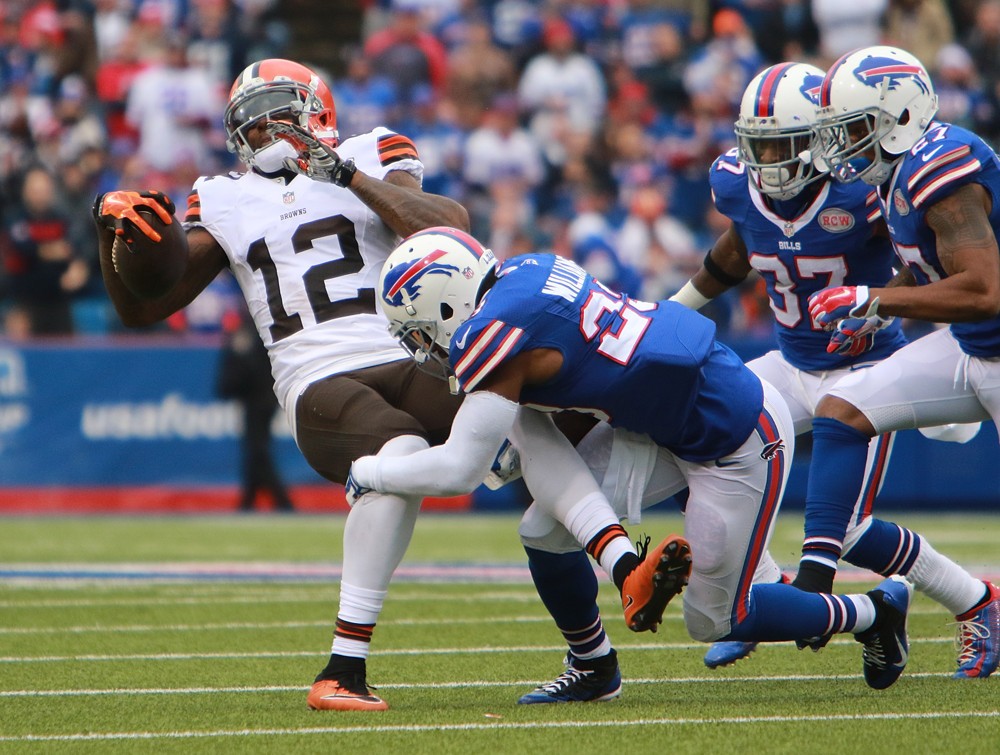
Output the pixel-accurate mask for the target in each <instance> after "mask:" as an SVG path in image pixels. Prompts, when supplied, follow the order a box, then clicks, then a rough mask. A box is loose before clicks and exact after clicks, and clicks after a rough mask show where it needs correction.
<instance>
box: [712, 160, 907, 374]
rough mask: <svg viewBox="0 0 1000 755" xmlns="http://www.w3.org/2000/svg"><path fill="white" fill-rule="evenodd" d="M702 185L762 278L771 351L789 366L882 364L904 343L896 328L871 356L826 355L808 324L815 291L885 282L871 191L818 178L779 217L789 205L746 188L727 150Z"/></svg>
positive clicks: (888, 257)
mask: <svg viewBox="0 0 1000 755" xmlns="http://www.w3.org/2000/svg"><path fill="white" fill-rule="evenodd" d="M710 180H711V184H712V198H713V201H714V202H715V206H716V208H718V210H719V212H721V213H722V214H723V215H725V216H726V217H728V218H729V219H730V220H731V221H733V225H734V226H735V228H736V231H737V233H739V235H740V238H742V239H743V241H744V243H745V244H746V246H747V254H748V255H749V259H750V264H751V265H752V266H753V268H754V270H756V271H757V272H758V273H760V275H761V276H762V277H763V278H764V282H765V283H766V285H767V295H768V297H769V299H770V303H771V311H772V312H773V313H774V319H775V321H776V323H777V337H778V348H779V349H780V351H781V355H782V356H783V357H784V358H785V360H786V361H787V362H788V363H789V364H791V365H792V366H794V367H797V368H798V369H800V370H817V371H818V370H832V369H837V368H840V367H847V366H850V365H851V364H854V363H857V362H870V361H872V360H873V359H882V358H884V357H887V356H888V355H889V354H891V353H893V352H894V351H896V349H898V348H899V347H901V346H903V345H904V344H905V343H906V338H905V337H904V336H903V332H902V326H901V324H900V323H899V321H896V322H893V323H892V324H891V325H889V326H888V327H887V328H885V329H884V330H882V331H880V332H879V333H878V334H877V335H876V336H875V346H874V347H873V348H872V349H871V351H867V352H865V353H864V354H860V355H858V356H853V357H851V356H846V355H842V354H828V353H827V352H826V346H827V344H828V343H829V342H830V333H829V332H828V331H825V330H823V329H822V328H821V327H820V326H819V325H817V324H816V323H815V322H813V321H812V318H811V317H809V304H808V302H809V297H810V296H811V295H812V294H814V293H816V292H817V291H820V290H821V289H824V288H828V287H830V286H841V285H846V286H881V285H883V284H885V283H886V281H888V280H889V279H890V278H892V275H893V273H892V264H893V262H894V260H895V255H894V254H893V252H892V244H891V243H890V242H889V239H887V238H884V237H883V236H875V235H874V233H873V230H874V224H875V222H876V221H877V220H878V219H879V218H880V217H881V211H880V208H879V202H878V196H877V194H876V192H875V189H874V188H872V187H871V186H868V185H866V184H860V183H856V184H847V185H845V184H838V183H836V182H835V181H833V180H828V179H823V180H821V182H820V183H819V184H818V191H816V192H815V194H814V195H813V194H810V196H811V199H808V200H807V201H806V202H805V204H804V205H802V206H796V211H794V212H787V211H784V210H785V208H786V207H789V206H790V203H787V202H786V203H781V204H780V205H775V204H773V203H769V202H768V201H767V200H765V198H764V197H763V196H762V195H761V194H760V192H758V191H756V190H755V189H753V188H752V187H751V186H750V183H749V182H748V181H747V175H746V170H745V166H744V165H743V163H741V162H740V161H739V159H738V157H737V151H736V150H735V149H733V150H730V151H729V152H727V153H726V154H724V155H722V156H720V157H719V158H718V159H717V160H716V161H715V164H714V165H712V170H711V177H710ZM807 191H808V190H807ZM798 204H801V203H798Z"/></svg>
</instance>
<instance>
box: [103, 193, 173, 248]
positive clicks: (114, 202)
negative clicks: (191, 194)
mask: <svg viewBox="0 0 1000 755" xmlns="http://www.w3.org/2000/svg"><path fill="white" fill-rule="evenodd" d="M136 207H148V208H150V209H151V210H153V212H155V213H156V214H157V215H158V216H159V217H160V220H162V221H163V222H164V223H166V224H168V225H169V224H170V223H172V222H173V215H174V212H176V207H175V206H174V203H173V202H172V201H171V200H170V197H168V196H167V195H166V194H164V193H163V192H160V191H156V190H154V189H150V190H149V191H143V192H138V191H125V190H121V191H109V192H108V193H107V194H98V195H97V198H96V199H95V200H94V210H93V212H94V221H95V222H96V223H97V224H98V225H99V226H101V227H103V228H108V229H110V230H113V231H114V232H115V235H116V236H121V237H122V238H124V239H125V243H126V244H131V243H132V237H131V234H132V230H131V229H132V228H133V227H134V228H138V229H139V231H141V232H142V233H143V234H144V235H146V236H148V237H149V238H150V239H152V240H153V241H157V242H158V241H160V239H161V237H160V234H158V233H157V232H156V231H154V230H153V229H152V228H151V227H150V226H149V223H147V222H146V221H145V220H143V219H142V216H141V215H140V214H139V213H138V212H136V209H135V208H136ZM126 220H128V221H129V225H126V224H125V222H124V221H126Z"/></svg>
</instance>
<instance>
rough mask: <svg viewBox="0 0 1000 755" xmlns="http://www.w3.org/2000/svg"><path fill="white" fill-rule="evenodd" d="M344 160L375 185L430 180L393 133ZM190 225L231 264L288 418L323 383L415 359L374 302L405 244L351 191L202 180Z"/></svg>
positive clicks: (238, 177)
mask: <svg viewBox="0 0 1000 755" xmlns="http://www.w3.org/2000/svg"><path fill="white" fill-rule="evenodd" d="M337 153H338V154H339V155H340V156H341V157H342V158H343V159H345V160H346V159H348V158H351V157H353V158H354V160H355V162H356V164H357V166H358V169H359V170H362V171H364V172H365V173H366V174H367V175H369V176H372V177H374V178H383V177H385V175H386V174H387V173H389V172H390V171H392V170H406V171H407V172H408V173H410V174H412V175H413V176H415V177H416V178H417V180H422V178H423V165H422V164H421V162H420V160H419V158H418V157H417V153H416V149H415V148H414V146H413V143H412V142H411V141H410V140H409V139H407V138H406V137H404V136H400V135H399V134H396V133H394V132H392V131H389V130H388V129H385V128H377V129H375V130H374V131H371V132H369V133H367V134H361V135H360V136H355V137H352V138H350V139H348V140H346V141H344V142H343V143H342V144H341V145H340V146H338V148H337ZM184 225H185V227H188V228H190V227H201V228H204V229H205V230H206V231H208V232H209V233H211V234H212V236H213V237H214V238H215V240H216V241H218V242H219V244H220V245H221V246H222V248H223V249H224V250H225V252H226V255H227V256H228V257H229V265H230V267H231V268H232V271H233V273H234V275H235V276H236V279H237V281H239V284H240V287H241V288H242V289H243V295H244V296H245V297H246V300H247V304H248V306H249V309H250V314H251V315H252V316H253V320H254V323H255V324H256V326H257V331H258V332H259V333H260V337H261V339H262V340H263V341H264V344H265V345H266V346H267V350H268V353H269V354H270V357H271V373H272V375H273V377H274V383H275V385H274V392H275V394H276V395H277V397H278V400H279V401H280V402H281V405H282V406H283V407H284V408H285V410H286V413H287V414H289V415H291V414H293V410H294V404H295V399H296V398H297V397H298V395H299V394H300V393H301V392H302V391H303V390H304V389H305V387H306V386H308V385H309V384H310V383H313V382H315V381H316V380H318V379H320V378H324V377H328V376H329V375H333V374H336V373H340V372H346V371H350V370H356V369H360V368H363V367H371V366H373V365H378V364H384V363H386V362H391V361H395V360H398V359H405V358H408V355H407V353H406V352H405V351H404V350H403V349H402V347H401V346H400V345H399V344H398V343H397V342H396V340H395V339H393V338H392V337H390V336H389V333H388V331H387V325H388V323H387V321H386V319H385V317H384V315H383V314H382V312H381V309H379V308H377V304H376V302H377V299H378V297H376V295H375V288H376V286H377V284H378V277H379V273H380V271H381V269H382V263H383V262H384V261H385V259H386V257H387V256H388V255H389V252H391V251H392V250H393V248H395V246H396V244H398V243H399V241H400V237H399V236H397V235H396V234H395V233H394V232H393V231H392V230H391V229H390V228H389V227H388V226H386V225H385V223H383V222H382V221H381V219H380V218H379V217H378V216H377V215H376V214H375V213H374V212H373V211H372V210H370V209H369V208H368V207H367V206H365V205H364V203H362V202H361V200H359V199H358V198H357V197H355V196H354V194H352V193H351V192H350V191H349V190H348V189H344V188H341V187H339V186H334V185H332V184H326V183H322V182H319V181H314V180H312V179H310V178H306V177H304V176H296V177H295V178H293V179H292V180H291V181H289V182H288V183H286V182H285V180H284V179H280V178H279V179H269V178H265V177H264V176H261V175H259V174H257V173H254V172H252V171H249V172H246V173H231V174H229V175H224V176H209V177H204V176H203V177H201V178H199V179H198V180H197V181H196V182H195V184H194V189H193V190H192V192H191V195H190V196H189V197H188V210H187V214H186V216H185V222H184Z"/></svg>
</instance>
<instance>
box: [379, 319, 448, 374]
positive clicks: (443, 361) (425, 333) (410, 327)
mask: <svg viewBox="0 0 1000 755" xmlns="http://www.w3.org/2000/svg"><path fill="white" fill-rule="evenodd" d="M389 333H390V334H391V335H392V337H393V338H395V339H396V340H398V341H399V343H400V345H401V346H402V347H403V348H404V349H406V351H407V353H409V355H410V356H411V357H413V360H414V361H415V362H416V363H417V366H418V367H419V368H420V369H421V370H422V371H424V372H426V373H427V374H428V375H432V376H434V377H436V378H440V379H441V380H448V379H449V378H451V377H452V374H453V373H452V371H451V362H450V361H449V358H448V353H447V352H446V351H445V350H444V349H443V348H441V346H440V345H439V344H438V343H437V323H435V322H432V321H430V320H409V321H407V322H405V323H403V324H402V325H398V326H395V327H391V328H390V329H389Z"/></svg>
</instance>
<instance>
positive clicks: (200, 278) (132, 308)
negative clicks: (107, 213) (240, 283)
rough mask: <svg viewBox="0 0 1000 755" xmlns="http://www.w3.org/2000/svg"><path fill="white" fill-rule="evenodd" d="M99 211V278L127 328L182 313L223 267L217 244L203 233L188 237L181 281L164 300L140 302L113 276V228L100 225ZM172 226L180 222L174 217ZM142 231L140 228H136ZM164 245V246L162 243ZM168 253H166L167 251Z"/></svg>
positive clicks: (222, 254) (224, 263) (97, 216)
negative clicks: (185, 264)
mask: <svg viewBox="0 0 1000 755" xmlns="http://www.w3.org/2000/svg"><path fill="white" fill-rule="evenodd" d="M100 218H101V215H100V213H99V210H95V219H96V224H97V242H98V247H99V251H100V260H101V276H102V278H103V279H104V287H105V288H106V289H107V292H108V296H109V298H110V299H111V303H112V304H113V305H114V307H115V311H116V312H117V313H118V317H119V319H121V321H122V324H123V325H125V326H126V327H130V328H138V327H145V326H148V325H152V324H154V323H157V322H160V321H161V320H164V319H166V318H167V317H169V316H170V315H172V314H173V313H174V312H177V311H178V310H180V309H183V308H184V307H186V306H187V305H188V304H190V303H191V302H192V301H194V299H195V297H196V296H197V295H198V294H199V293H201V292H202V290H204V288H205V287H206V286H207V285H208V284H209V283H211V281H212V280H213V279H214V278H215V276H216V275H218V274H219V272H220V271H221V270H222V269H223V268H224V267H225V266H226V264H227V259H226V254H225V252H224V251H223V250H222V247H220V246H219V244H218V242H217V241H216V240H215V239H214V238H213V237H212V235H211V234H209V233H208V232H207V231H205V230H203V229H194V230H191V231H188V233H187V244H188V256H187V267H186V268H185V270H184V274H183V276H182V277H181V279H180V281H178V283H177V284H176V285H175V286H174V287H173V288H172V289H171V290H170V291H169V292H168V293H166V294H165V295H164V296H162V297H160V298H158V299H140V298H139V297H137V296H135V295H134V294H132V292H131V291H129V290H128V288H126V287H125V284H124V283H123V282H122V280H121V278H119V277H118V274H117V273H116V272H115V268H114V262H113V260H112V248H113V246H114V242H115V233H116V231H115V227H114V225H113V224H110V223H108V222H102V220H101V219H100ZM172 222H174V223H178V222H180V221H179V220H178V219H177V218H176V217H173V218H172ZM136 228H137V229H138V230H140V231H141V230H142V228H141V226H136ZM164 243H166V242H164ZM167 251H168V253H169V250H167Z"/></svg>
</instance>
